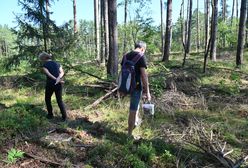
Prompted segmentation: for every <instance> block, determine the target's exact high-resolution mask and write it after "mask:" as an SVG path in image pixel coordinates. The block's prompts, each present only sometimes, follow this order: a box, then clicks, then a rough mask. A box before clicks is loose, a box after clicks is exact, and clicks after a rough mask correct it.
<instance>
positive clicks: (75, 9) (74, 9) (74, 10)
mask: <svg viewBox="0 0 248 168" xmlns="http://www.w3.org/2000/svg"><path fill="white" fill-rule="evenodd" d="M73 20H74V33H77V31H78V30H77V4H76V0H73Z"/></svg>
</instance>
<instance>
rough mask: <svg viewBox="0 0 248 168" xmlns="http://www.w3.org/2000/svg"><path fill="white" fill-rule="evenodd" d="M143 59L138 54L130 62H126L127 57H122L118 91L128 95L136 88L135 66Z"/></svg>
mask: <svg viewBox="0 0 248 168" xmlns="http://www.w3.org/2000/svg"><path fill="white" fill-rule="evenodd" d="M142 57H143V55H142V54H141V53H138V54H137V55H136V56H135V57H134V58H133V59H132V60H127V55H124V56H123V62H122V68H121V72H120V74H119V79H118V90H119V92H121V93H124V94H130V93H132V92H133V90H134V89H135V88H136V82H137V81H136V79H135V77H136V73H135V65H136V64H137V62H138V61H139V60H140V59H141V58H142Z"/></svg>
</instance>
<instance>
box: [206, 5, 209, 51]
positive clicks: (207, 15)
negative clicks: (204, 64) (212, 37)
mask: <svg viewBox="0 0 248 168" xmlns="http://www.w3.org/2000/svg"><path fill="white" fill-rule="evenodd" d="M209 22H210V2H209V0H205V52H206V51H207V46H208V41H209V30H210V29H209Z"/></svg>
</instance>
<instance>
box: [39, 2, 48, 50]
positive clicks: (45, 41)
mask: <svg viewBox="0 0 248 168" xmlns="http://www.w3.org/2000/svg"><path fill="white" fill-rule="evenodd" d="M39 10H40V13H41V14H43V3H42V2H40V1H39ZM43 16H44V15H43ZM46 22H47V20H46V17H45V16H44V17H43V19H42V23H41V24H42V25H41V27H42V34H43V41H44V50H45V51H46V52H47V32H46V27H47V24H46Z"/></svg>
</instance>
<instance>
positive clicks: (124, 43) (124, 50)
mask: <svg viewBox="0 0 248 168" xmlns="http://www.w3.org/2000/svg"><path fill="white" fill-rule="evenodd" d="M127 9H128V0H125V5H124V29H125V30H124V39H123V54H124V53H126V52H127V51H126V50H127Z"/></svg>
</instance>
